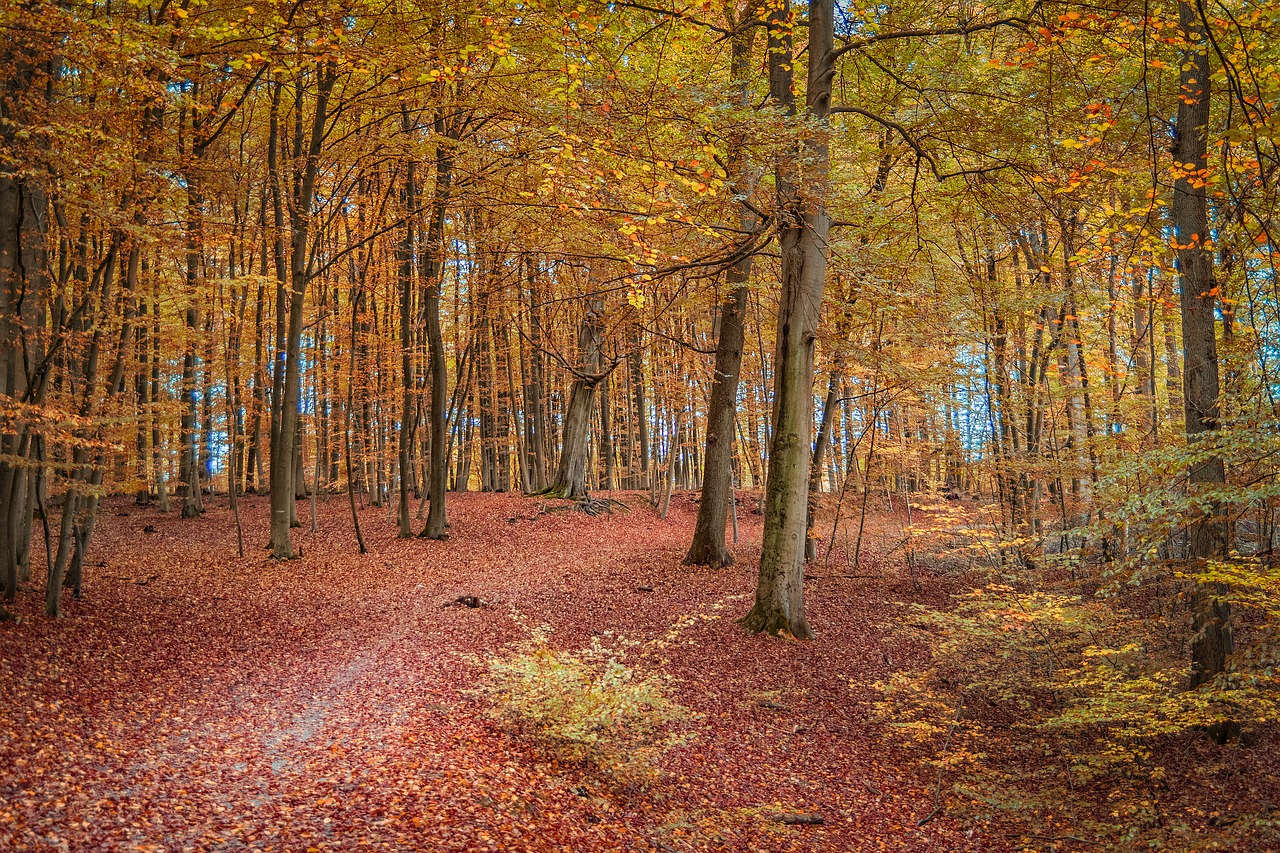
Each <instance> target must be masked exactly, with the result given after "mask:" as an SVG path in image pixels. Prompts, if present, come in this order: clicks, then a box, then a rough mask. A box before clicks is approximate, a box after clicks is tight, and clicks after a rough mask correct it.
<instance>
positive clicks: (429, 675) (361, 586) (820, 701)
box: [0, 495, 998, 851]
mask: <svg viewBox="0 0 1280 853" xmlns="http://www.w3.org/2000/svg"><path fill="white" fill-rule="evenodd" d="M631 500H632V501H633V502H635V503H636V507H635V509H634V510H633V511H632V512H630V513H619V514H616V515H614V516H611V517H602V518H598V519H592V518H587V517H585V516H582V515H581V514H577V513H551V514H539V513H538V503H537V502H536V501H532V500H529V499H524V498H520V497H513V496H500V495H499V496H493V495H489V496H481V495H464V496H458V497H456V498H453V497H451V504H450V507H451V520H452V522H453V529H452V534H453V535H452V538H451V540H450V541H449V542H447V543H437V542H424V541H419V540H410V541H398V540H396V539H394V538H393V535H394V530H393V529H392V528H391V527H390V526H389V525H387V524H385V523H383V521H382V518H381V515H380V513H381V511H380V510H376V509H369V510H367V511H366V514H365V516H364V519H363V520H364V523H365V526H366V531H367V535H369V537H370V540H371V546H372V553H371V554H369V555H367V556H365V557H358V556H356V555H355V553H354V551H355V549H354V545H353V543H352V542H351V541H350V539H351V537H350V534H349V524H350V522H349V519H348V518H346V517H345V515H344V512H343V505H342V504H341V503H340V502H339V501H338V500H336V499H335V500H332V501H330V502H328V503H327V504H322V505H321V530H322V534H320V535H317V536H310V535H307V534H305V533H304V534H303V535H302V536H301V537H300V541H301V543H302V546H303V549H304V553H305V557H304V558H303V559H302V560H298V561H294V562H290V563H286V564H279V563H274V562H272V561H269V560H266V559H264V558H263V556H262V552H261V551H257V550H255V551H254V552H252V553H251V554H250V556H249V557H248V558H247V559H245V560H239V559H237V558H236V557H235V545H234V542H235V535H234V529H233V527H232V525H231V519H230V516H229V514H228V512H227V511H226V509H225V508H222V507H221V502H220V501H218V502H216V503H218V504H219V507H218V508H215V509H213V510H212V511H211V512H210V513H208V515H207V516H206V517H205V518H203V519H201V520H199V521H194V522H193V521H183V520H181V519H178V518H176V517H174V516H162V515H160V514H158V513H155V512H154V511H151V510H141V509H138V508H136V507H133V506H132V505H131V504H129V503H127V502H123V501H119V502H116V501H113V502H111V503H110V504H108V506H107V508H106V510H105V513H104V517H103V519H102V524H101V526H100V532H99V534H98V539H97V541H96V544H95V553H94V554H93V555H92V556H91V561H92V562H102V563H105V565H92V566H91V567H90V569H89V574H88V577H87V582H86V599H85V600H84V601H82V602H76V603H71V602H68V603H69V607H68V614H69V615H68V617H67V618H65V619H63V620H61V621H59V622H57V623H51V622H49V621H47V620H44V619H43V617H39V616H37V615H36V612H37V608H38V601H37V599H38V598H39V596H40V594H41V590H38V589H34V588H33V589H32V590H30V591H28V592H26V593H24V595H23V596H22V600H21V601H20V602H19V607H18V611H17V612H19V613H21V614H22V615H23V616H24V621H23V623H22V624H20V625H15V624H13V623H6V624H4V625H0V694H2V695H3V696H4V700H3V703H2V704H0V731H3V732H5V733H6V735H8V737H7V738H6V739H4V740H0V849H5V850H11V849H12V850H76V851H79V850H166V851H167V850H193V851H203V850H227V851H238V850H281V851H286V850H287V851H294V850H296V851H310V850H342V851H357V850H405V851H414V850H490V849H493V850H582V851H587V850H680V851H683V850H693V849H705V850H726V849H727V850H832V851H835V850H875V849H881V848H883V849H887V850H935V849H937V850H942V849H945V850H961V849H974V850H977V849H983V850H986V849H992V845H991V844H989V843H987V842H983V841H982V840H981V839H968V838H965V837H964V836H963V835H962V834H960V833H959V831H958V830H957V829H956V828H955V827H954V826H951V825H950V824H949V823H948V822H947V821H946V820H945V819H943V820H936V821H933V822H931V823H930V824H928V825H927V826H925V827H924V828H917V827H916V826H915V824H916V821H917V820H918V819H919V818H920V817H922V816H924V815H925V814H927V813H928V811H929V810H930V809H931V807H932V804H931V802H930V792H929V791H928V790H927V789H926V787H925V785H926V781H927V780H923V779H921V778H920V777H919V776H918V774H916V773H914V772H913V771H910V770H906V769H903V766H904V765H903V762H902V757H901V756H897V755H895V754H894V753H893V751H892V749H891V748H889V747H887V746H886V745H885V742H884V741H883V740H882V739H881V738H880V737H879V730H878V728H877V726H876V725H875V724H874V723H872V722H870V721H869V719H868V711H869V703H870V702H871V701H873V699H874V693H873V691H872V690H871V689H870V685H871V683H872V682H874V681H876V680H877V679H879V678H882V677H884V676H885V675H886V674H887V672H888V671H889V669H890V668H891V667H893V666H897V665H899V664H900V663H903V662H906V660H907V659H908V658H909V656H910V655H911V654H912V651H911V650H910V649H907V648H897V647H894V648H892V649H891V648H889V647H888V645H886V641H885V639H884V634H885V631H886V629H887V627H888V626H889V624H890V623H891V621H892V620H893V619H894V617H895V614H896V612H897V611H898V608H899V605H898V604H897V603H895V602H898V601H900V600H905V599H906V598H907V597H909V595H910V593H909V591H908V590H909V588H908V587H906V586H904V585H903V584H902V583H901V580H900V579H899V578H897V577H896V576H894V575H892V574H891V575H890V576H889V577H886V578H884V579H869V580H868V579H842V578H838V577H822V578H815V579H814V580H812V581H811V587H810V599H811V614H812V623H813V625H814V626H815V628H816V629H817V630H818V632H819V640H818V641H816V642H814V643H807V644H797V643H783V642H777V641H768V640H762V639H760V638H753V637H747V636H746V635H744V634H743V633H742V632H741V630H740V629H739V628H738V627H737V626H736V625H735V624H734V622H733V618H734V617H736V616H738V615H740V614H741V612H742V611H743V610H744V609H745V606H746V596H747V595H748V594H749V592H750V590H751V589H752V582H753V578H752V574H753V570H754V561H753V554H752V551H753V546H752V544H750V543H753V542H758V540H759V526H758V523H759V519H758V517H757V516H752V515H749V514H748V515H746V517H745V518H744V525H743V533H744V545H742V546H741V547H739V549H738V553H739V554H740V559H739V566H738V567H736V568H735V569H733V570H730V571H724V572H718V573H710V572H705V571H691V570H688V569H685V568H683V567H681V566H680V565H679V559H680V557H681V555H682V552H683V551H682V549H683V547H684V545H685V544H686V542H687V536H688V535H689V531H690V530H691V527H692V518H693V511H694V509H693V505H692V503H691V500H690V499H689V498H688V497H687V496H681V497H679V498H677V500H675V501H674V504H673V508H672V513H671V517H670V518H669V519H667V520H665V521H663V520H660V519H658V518H657V517H656V515H655V514H654V513H653V512H652V511H651V510H649V509H648V508H647V507H643V506H640V501H639V498H638V496H632V498H631ZM246 503H247V506H245V507H243V516H244V518H245V521H246V525H247V526H246V542H247V543H256V542H260V541H265V538H266V531H265V528H264V527H263V526H261V524H260V522H261V521H262V520H265V516H266V509H265V504H264V503H263V502H262V501H257V500H250V501H247V502H246ZM148 525H149V526H151V527H152V528H154V531H155V532H154V533H144V532H143V530H144V528H145V527H147V526H148ZM40 559H43V557H42V556H41V557H40ZM642 587H645V588H647V589H642ZM463 594H475V595H478V596H480V597H481V598H482V599H483V600H484V601H485V604H486V606H485V607H483V608H479V609H470V608H466V607H444V606H442V605H444V604H447V603H448V602H450V601H452V600H453V599H455V598H457V597H458V596H460V595H463ZM513 614H516V615H514V616H513ZM683 617H696V618H694V619H693V623H692V624H691V625H689V626H687V627H685V628H683V629H682V630H681V631H680V632H679V633H678V635H677V636H676V639H675V640H674V641H673V642H671V643H670V644H668V645H667V646H665V647H664V648H663V650H662V653H661V657H662V660H661V661H659V660H651V661H648V662H646V664H647V665H650V666H654V667H660V668H661V669H662V670H664V671H666V672H668V673H670V674H671V675H672V677H673V678H674V680H675V684H676V689H677V692H678V698H679V699H680V701H681V702H683V703H684V704H686V705H687V706H689V707H690V708H692V709H693V710H694V711H696V712H698V713H699V715H700V718H699V721H698V722H697V724H696V725H695V726H694V730H695V733H696V736H695V737H694V738H693V739H692V741H691V742H690V743H689V744H688V745H687V746H685V747H681V748H680V749H678V750H677V751H675V752H674V753H673V754H671V755H670V756H669V757H668V760H667V762H666V763H665V765H664V768H665V771H666V773H665V778H664V780H663V782H662V783H660V784H659V785H657V786H655V787H654V788H653V789H651V790H649V791H647V792H645V793H643V794H624V793H620V792H616V791H613V792H611V791H609V790H608V789H606V788H604V787H603V786H601V785H599V784H598V783H596V782H593V781H592V780H590V779H589V778H583V777H582V776H581V774H580V773H578V772H577V770H576V769H575V768H571V767H557V766H554V765H550V764H548V763H546V762H543V761H539V760H538V759H537V757H536V756H534V755H532V754H530V753H529V752H528V751H527V750H526V749H525V748H524V747H523V746H522V745H521V744H519V743H517V742H514V741H512V740H511V739H510V738H508V737H506V736H504V735H502V734H501V733H500V732H498V731H496V730H495V729H494V728H493V726H492V725H491V724H490V723H488V722H487V721H486V720H485V719H484V717H483V714H482V709H481V708H480V707H479V705H478V703H477V701H476V700H474V699H473V698H471V697H470V696H469V694H467V692H466V691H467V689H468V688H470V687H471V686H473V684H474V682H475V678H476V675H477V673H478V672H479V665H478V661H479V660H480V659H482V658H483V657H484V656H486V655H488V654H491V653H492V652H494V651H496V650H499V649H501V648H503V647H504V646H505V645H506V644H508V643H510V642H512V641H514V640H517V639H519V638H520V637H521V636H523V635H524V628H523V627H522V626H521V623H523V624H524V625H539V624H548V625H550V626H552V627H553V629H554V634H553V636H554V638H555V640H554V642H555V643H557V644H560V645H566V646H577V645H580V644H582V643H585V642H587V641H588V640H589V638H590V636H591V634H592V633H593V632H602V631H605V630H614V631H617V632H620V633H623V634H625V635H627V636H630V637H635V638H638V639H652V638H655V637H660V636H663V635H664V634H666V633H667V631H668V630H669V629H670V627H671V626H672V625H673V624H674V623H676V622H678V621H680V620H681V619H682V618H683ZM778 812H803V813H809V814H821V815H822V816H823V818H824V820H825V823H824V825H823V826H815V827H784V826H781V825H779V824H776V823H774V822H772V821H771V820H770V819H769V818H770V816H771V815H773V814H775V813H778ZM997 846H998V845H997Z"/></svg>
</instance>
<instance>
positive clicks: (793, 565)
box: [743, 0, 835, 639]
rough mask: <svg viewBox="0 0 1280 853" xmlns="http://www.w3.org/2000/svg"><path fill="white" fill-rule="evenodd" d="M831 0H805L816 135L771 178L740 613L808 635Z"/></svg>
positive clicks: (779, 36)
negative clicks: (755, 515) (771, 320)
mask: <svg viewBox="0 0 1280 853" xmlns="http://www.w3.org/2000/svg"><path fill="white" fill-rule="evenodd" d="M788 14H789V3H787V2H786V0H784V2H783V3H782V7H781V8H780V9H779V10H778V11H776V12H775V13H773V15H771V17H770V27H769V33H770V34H769V41H770V45H769V46H770V50H769V66H770V68H769V86H770V92H771V94H772V96H773V98H774V99H775V100H776V101H777V102H778V103H779V104H780V105H782V106H783V108H784V109H787V110H790V109H791V95H790V92H791V86H792V74H793V72H792V70H791V68H792V65H791V63H792V59H791V56H792V53H791V35H790V29H789V24H786V23H785V22H786V21H787V16H788ZM834 24H835V22H834V7H833V2H832V0H817V2H814V3H811V4H810V6H809V47H808V50H809V79H808V85H807V86H806V99H807V111H808V114H809V115H810V116H812V117H813V118H814V119H815V120H816V121H815V124H816V127H815V129H814V135H813V136H811V137H810V138H809V139H807V140H806V141H805V143H804V145H803V153H801V152H799V151H798V152H796V153H797V155H798V158H797V159H799V160H800V161H801V162H800V163H797V164H789V165H787V166H784V168H783V171H782V172H781V173H780V174H779V176H778V197H779V205H778V209H779V211H780V219H781V221H780V222H779V228H780V236H779V242H780V245H781V250H782V297H781V302H780V305H779V311H778V347H777V353H778V354H777V364H776V365H775V371H776V377H775V382H774V388H775V402H774V410H775V413H776V415H775V423H774V426H773V443H772V448H771V453H770V454H769V481H768V485H767V486H766V489H765V512H764V541H763V544H762V546H761V553H760V574H759V578H758V580H757V583H756V600H755V606H754V607H752V609H751V612H750V613H748V614H747V615H746V616H745V617H744V618H743V624H744V625H745V626H746V627H747V629H748V630H751V631H758V632H759V631H763V632H767V633H770V634H777V635H789V636H793V637H797V638H801V639H808V638H811V637H812V636H813V631H812V630H810V628H809V624H808V622H807V621H806V619H805V613H804V545H805V526H806V517H807V506H808V479H809V453H810V447H811V433H812V425H813V414H812V413H813V357H814V345H815V344H816V342H817V334H818V319H819V316H820V312H821V310H822V294H823V289H824V287H825V284H826V271H827V238H828V235H829V233H830V229H831V220H830V218H829V217H828V215H827V211H826V209H825V207H824V199H825V197H826V191H827V183H828V180H829V171H830V151H829V148H828V142H827V138H826V136H825V133H826V130H825V125H826V117H827V114H828V111H829V109H830V106H831V81H832V77H833V73H832V65H831V63H832V61H833V59H832V53H833V42H834Z"/></svg>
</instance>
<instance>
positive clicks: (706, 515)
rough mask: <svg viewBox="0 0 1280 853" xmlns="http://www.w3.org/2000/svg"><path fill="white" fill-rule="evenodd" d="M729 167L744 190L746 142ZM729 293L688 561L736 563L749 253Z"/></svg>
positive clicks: (734, 269) (742, 37) (729, 277)
mask: <svg viewBox="0 0 1280 853" xmlns="http://www.w3.org/2000/svg"><path fill="white" fill-rule="evenodd" d="M752 32H753V31H752V30H750V29H746V30H742V32H740V33H738V34H737V35H735V36H734V39H733V48H732V49H733V61H732V66H731V70H730V77H731V78H732V80H733V83H734V84H735V85H736V86H737V93H736V99H735V100H736V102H737V103H736V106H737V107H739V108H746V107H747V106H748V105H749V103H750V93H749V91H748V77H749V75H750V74H751V70H752V69H751V40H752ZM729 170H730V172H731V174H732V177H733V180H734V181H736V182H737V183H738V187H737V192H738V193H740V194H743V195H745V194H746V193H747V191H748V189H749V181H748V178H747V175H746V174H745V168H744V164H743V154H742V143H741V141H740V140H735V144H734V147H733V148H732V149H731V150H730V152H729ZM738 224H739V227H740V229H741V230H743V231H748V230H751V229H752V228H754V227H755V225H756V222H755V217H754V215H753V214H752V213H751V211H750V210H749V209H748V208H747V207H746V206H745V205H744V206H740V208H739V214H738ZM725 279H726V280H725V284H726V286H727V287H728V288H729V293H728V295H727V296H726V298H725V300H724V302H723V303H722V304H721V306H720V316H719V319H720V335H719V338H718V339H717V341H716V361H715V368H714V372H713V375H712V377H711V399H710V400H709V401H708V404H707V435H706V441H707V444H706V452H705V460H706V467H705V470H704V473H703V479H702V499H701V501H700V502H699V503H698V519H697V521H696V522H695V523H694V528H693V541H692V542H691V543H690V544H689V552H688V553H687V554H685V557H684V564H685V565H686V566H710V567H711V568H715V569H718V568H721V567H722V566H729V565H732V564H733V555H732V554H730V553H729V549H728V547H727V546H726V545H725V541H724V527H725V521H726V516H727V515H728V513H729V507H730V504H731V503H732V499H733V445H734V435H733V432H734V424H735V422H736V419H737V414H738V380H739V378H740V377H741V375H742V349H743V345H744V342H745V338H746V335H745V331H744V325H743V319H744V316H745V314H746V311H747V293H748V288H747V283H748V281H750V279H751V255H750V254H743V256H742V257H741V258H739V259H738V260H737V261H736V262H734V264H733V266H731V267H730V268H729V270H728V271H727V273H726V275H725Z"/></svg>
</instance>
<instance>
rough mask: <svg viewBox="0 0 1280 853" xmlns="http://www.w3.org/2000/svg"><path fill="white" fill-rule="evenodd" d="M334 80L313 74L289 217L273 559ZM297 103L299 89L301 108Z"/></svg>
mask: <svg viewBox="0 0 1280 853" xmlns="http://www.w3.org/2000/svg"><path fill="white" fill-rule="evenodd" d="M336 79H337V73H336V71H335V70H334V68H333V66H332V65H325V66H323V67H321V68H320V69H319V70H318V71H317V86H316V100H315V112H314V114H313V118H312V122H311V127H310V129H309V132H308V133H307V140H306V152H305V160H304V165H303V168H302V178H301V180H300V181H298V182H297V191H296V193H295V196H294V199H293V206H292V210H291V214H290V220H291V221H290V237H291V241H290V259H289V286H290V291H291V292H290V293H289V303H288V333H287V337H286V340H285V349H284V352H283V353H281V354H278V357H282V359H283V361H284V365H283V367H284V382H283V389H282V394H281V397H280V398H279V400H278V401H276V400H273V401H272V402H273V403H276V404H277V405H278V406H279V409H280V420H279V422H280V431H279V434H278V435H275V436H273V437H272V438H273V441H272V444H271V556H273V557H275V558H276V559H291V558H292V557H294V556H295V552H294V550H293V542H292V541H291V540H290V538H289V527H290V525H291V523H292V522H293V521H294V517H295V514H296V506H295V496H294V482H293V467H294V453H295V446H296V444H297V439H298V404H299V402H300V400H301V396H302V357H301V356H302V326H303V321H304V319H305V318H304V317H303V309H304V308H305V306H306V296H307V284H308V281H309V279H310V249H311V208H312V206H313V204H314V203H315V185H316V176H317V174H318V172H319V158H320V150H321V146H322V144H323V142H324V132H325V120H326V118H327V116H328V106H329V93H330V92H331V91H332V90H333V84H334V82H335V80H336ZM299 87H301V83H299ZM300 103H301V88H299V105H300ZM299 112H300V110H299ZM300 123H301V117H299V124H300ZM295 137H296V139H295V146H294V147H295V153H302V148H303V133H302V129H301V127H298V128H296V129H295ZM277 178H278V176H277ZM277 369H279V366H277Z"/></svg>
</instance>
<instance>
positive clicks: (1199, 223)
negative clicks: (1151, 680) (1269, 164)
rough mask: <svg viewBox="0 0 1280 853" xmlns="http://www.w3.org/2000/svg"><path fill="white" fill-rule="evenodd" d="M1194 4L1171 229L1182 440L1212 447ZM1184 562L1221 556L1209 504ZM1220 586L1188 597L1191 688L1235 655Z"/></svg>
mask: <svg viewBox="0 0 1280 853" xmlns="http://www.w3.org/2000/svg"><path fill="white" fill-rule="evenodd" d="M1203 12H1204V10H1203V9H1202V8H1201V7H1200V3H1199V0H1182V2H1180V3H1179V4H1178V13H1179V20H1180V23H1181V26H1182V32H1183V36H1184V38H1185V39H1186V41H1187V47H1186V48H1185V49H1184V51H1183V55H1182V73H1181V79H1180V93H1179V98H1178V124H1177V137H1176V143H1175V148H1174V160H1175V162H1177V163H1179V164H1180V165H1181V169H1180V176H1179V177H1178V178H1177V180H1176V181H1175V182H1174V185H1173V211H1172V220H1173V230H1174V242H1175V243H1176V245H1177V260H1178V275H1179V290H1180V291H1181V302H1182V348H1183V354H1184V359H1185V364H1184V375H1185V379H1184V383H1183V388H1184V398H1185V403H1184V406H1185V408H1184V412H1185V418H1186V433H1187V441H1188V443H1190V444H1191V445H1192V446H1193V447H1194V446H1195V445H1196V444H1198V443H1199V442H1202V441H1210V442H1212V441H1213V437H1212V433H1213V432H1215V431H1216V430H1217V429H1218V427H1219V423H1218V388H1219V385H1218V348H1217V341H1216V339H1215V337H1214V334H1215V330H1214V325H1215V324H1214V306H1215V303H1216V298H1217V297H1216V288H1215V287H1214V280H1213V257H1212V255H1211V254H1210V252H1209V250H1208V248H1207V246H1206V241H1207V240H1208V239H1209V223H1208V206H1207V199H1206V187H1205V182H1204V181H1203V180H1202V179H1201V178H1200V177H1199V176H1200V175H1203V174H1204V170H1205V168H1206V165H1207V149H1208V124H1209V55H1208V44H1207V40H1206V37H1205V32H1204V26H1203V24H1202V22H1201V16H1202V14H1203ZM1188 481H1189V486H1188V488H1189V489H1190V490H1191V491H1192V493H1195V492H1199V491H1205V490H1212V489H1214V488H1215V487H1218V486H1220V485H1222V484H1223V483H1225V482H1226V471H1225V469H1224V467H1223V463H1222V459H1221V457H1219V456H1217V455H1213V456H1210V457H1208V458H1206V459H1203V460H1201V461H1199V462H1197V463H1195V464H1193V465H1192V466H1191V470H1190V472H1189V476H1188ZM1189 533H1190V537H1189V543H1188V557H1189V558H1190V559H1192V560H1194V561H1203V560H1206V559H1212V558H1215V557H1224V556H1226V553H1227V535H1226V523H1225V519H1224V518H1223V516H1222V511H1221V507H1220V506H1219V505H1218V504H1217V503H1216V502H1215V503H1214V504H1213V505H1211V506H1210V507H1209V509H1208V510H1207V511H1206V512H1205V513H1204V515H1203V516H1202V517H1201V518H1199V519H1197V520H1196V521H1194V522H1193V523H1192V525H1191V529H1190V531H1189ZM1225 592H1226V589H1225V585H1224V584H1218V583H1211V584H1197V586H1196V589H1195V593H1194V595H1193V599H1192V603H1191V608H1192V632H1193V636H1192V639H1191V686H1192V687H1193V688H1194V687H1199V686H1201V685H1203V684H1207V683H1209V682H1211V681H1213V680H1214V678H1215V677H1216V676H1217V675H1218V674H1219V673H1221V672H1223V671H1225V670H1226V666H1227V658H1228V657H1229V656H1230V655H1231V653H1232V651H1233V642H1232V631H1231V608H1230V605H1228V603H1227V602H1226V600H1225V599H1224V598H1223V595H1224V594H1225Z"/></svg>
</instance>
